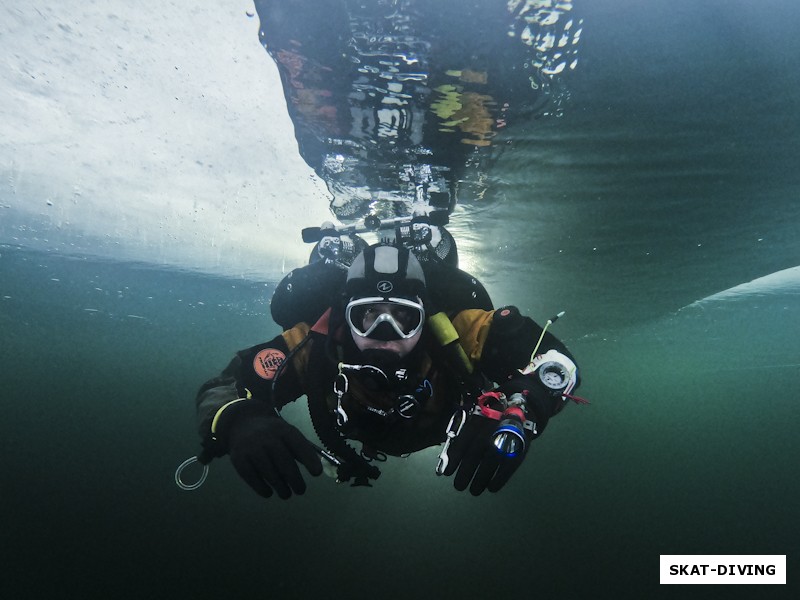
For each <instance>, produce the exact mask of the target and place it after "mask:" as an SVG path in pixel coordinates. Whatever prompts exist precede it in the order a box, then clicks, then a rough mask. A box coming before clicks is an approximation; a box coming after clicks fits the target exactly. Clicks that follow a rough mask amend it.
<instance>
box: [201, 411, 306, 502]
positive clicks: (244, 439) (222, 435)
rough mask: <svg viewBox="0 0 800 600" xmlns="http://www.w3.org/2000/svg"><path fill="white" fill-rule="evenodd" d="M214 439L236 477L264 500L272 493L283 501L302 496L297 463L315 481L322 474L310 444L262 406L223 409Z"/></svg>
mask: <svg viewBox="0 0 800 600" xmlns="http://www.w3.org/2000/svg"><path fill="white" fill-rule="evenodd" d="M216 436H217V438H218V440H219V442H220V444H221V445H222V448H224V449H227V452H228V454H229V455H230V457H231V463H233V466H234V468H235V469H236V472H237V473H239V476H240V477H241V478H242V479H244V480H245V482H247V484H248V485H249V486H250V487H251V488H253V489H254V490H255V491H256V493H258V494H259V495H261V496H263V497H264V498H269V497H270V496H272V494H273V490H274V491H275V493H277V494H278V496H279V497H280V498H283V499H284V500H285V499H287V498H289V497H291V495H292V492H294V493H295V494H297V495H301V494H303V493H305V491H306V483H305V481H304V480H303V476H302V475H301V473H300V469H299V468H298V466H297V463H298V462H299V463H301V464H303V465H304V466H305V468H306V469H307V470H308V472H309V473H310V474H311V475H313V476H315V477H316V476H318V475H320V474H321V473H322V463H321V461H320V458H319V456H318V455H317V453H316V450H315V449H314V446H313V445H312V444H311V442H309V441H308V440H307V439H306V438H305V437H304V436H303V434H302V433H300V430H298V429H297V428H296V427H294V426H293V425H290V424H289V423H287V422H286V421H285V420H283V419H282V418H281V417H280V416H279V415H278V414H277V412H276V411H275V409H274V408H272V407H271V406H270V405H269V404H267V403H265V402H261V401H257V400H240V401H238V402H234V403H232V404H231V405H229V406H227V407H226V408H225V409H224V410H223V411H221V413H220V414H219V421H218V422H217V424H216Z"/></svg>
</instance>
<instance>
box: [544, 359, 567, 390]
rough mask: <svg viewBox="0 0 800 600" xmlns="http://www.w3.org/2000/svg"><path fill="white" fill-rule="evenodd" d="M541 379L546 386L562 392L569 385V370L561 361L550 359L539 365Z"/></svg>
mask: <svg viewBox="0 0 800 600" xmlns="http://www.w3.org/2000/svg"><path fill="white" fill-rule="evenodd" d="M539 379H540V380H541V382H542V383H543V384H544V386H545V387H547V388H549V389H551V390H553V391H555V392H560V391H561V390H563V389H564V388H566V387H567V385H569V372H568V371H567V368H566V367H565V366H564V365H562V364H561V363H559V362H555V361H550V362H546V363H542V364H541V365H539Z"/></svg>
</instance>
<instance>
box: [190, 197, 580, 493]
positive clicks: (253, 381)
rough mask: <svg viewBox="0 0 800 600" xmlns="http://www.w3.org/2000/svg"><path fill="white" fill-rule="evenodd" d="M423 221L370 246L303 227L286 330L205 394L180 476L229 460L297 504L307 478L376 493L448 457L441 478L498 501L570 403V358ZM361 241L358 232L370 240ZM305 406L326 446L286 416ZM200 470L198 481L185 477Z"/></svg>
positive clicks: (329, 229) (349, 234)
mask: <svg viewBox="0 0 800 600" xmlns="http://www.w3.org/2000/svg"><path fill="white" fill-rule="evenodd" d="M442 224H443V222H442V221H441V220H438V221H437V218H436V215H435V213H432V214H431V215H430V216H424V217H414V218H404V219H394V220H389V221H385V222H383V223H381V222H380V221H378V220H377V219H376V220H375V222H372V223H370V222H369V220H368V221H367V225H366V227H365V229H363V230H371V231H376V230H378V229H388V228H393V229H395V235H394V236H393V237H387V238H382V239H381V241H380V242H378V243H374V244H367V243H366V242H365V241H364V240H363V239H362V238H361V237H359V236H358V235H357V233H358V231H357V229H356V228H355V227H350V228H339V229H337V228H336V227H334V226H333V225H331V224H330V223H326V224H323V226H322V227H321V228H310V229H307V230H304V232H303V237H304V240H305V241H307V242H308V241H315V242H317V244H316V246H315V248H314V250H313V251H312V255H311V262H310V263H309V264H308V265H306V266H304V267H301V268H298V269H295V270H294V271H292V272H291V273H289V274H288V275H287V276H286V277H285V278H284V280H283V281H282V282H281V283H280V284H279V285H278V287H277V288H276V291H275V294H274V296H273V299H272V302H271V312H272V316H273V319H274V320H275V322H276V323H278V324H279V325H281V327H282V328H283V332H282V333H281V334H280V335H278V336H276V337H275V338H274V339H272V340H270V341H267V342H265V343H261V344H258V345H255V346H253V347H251V348H247V349H244V350H241V351H239V352H238V353H237V354H236V355H235V356H234V357H233V359H232V360H231V362H230V364H228V366H227V367H226V368H225V369H224V370H223V371H222V373H221V374H220V375H219V376H217V377H215V378H214V379H211V380H210V381H208V382H206V383H205V384H203V386H202V387H201V388H200V391H199V392H198V394H197V398H196V407H197V420H198V431H199V434H200V438H201V441H202V442H201V443H202V451H201V452H200V453H199V455H198V456H197V457H194V458H192V459H189V460H187V461H186V462H185V463H184V464H183V465H181V467H179V468H178V471H177V472H176V474H175V481H176V483H177V484H178V485H179V486H180V487H181V488H183V489H196V488H197V487H199V485H200V484H202V482H203V480H204V479H205V476H206V474H207V472H208V467H207V465H208V463H210V462H211V460H213V459H214V458H217V457H221V456H224V455H226V454H227V455H228V456H229V457H230V460H231V463H232V464H233V466H234V468H235V469H236V471H237V473H238V474H239V476H240V477H241V478H242V479H244V481H245V482H246V483H247V484H248V485H249V486H250V487H251V488H252V489H253V490H254V491H255V492H256V493H258V494H259V495H261V496H263V497H265V498H268V497H270V496H272V495H273V494H276V495H277V496H279V497H280V498H283V499H286V498H289V497H291V496H292V495H293V494H298V495H299V494H303V493H304V492H305V491H306V482H305V480H304V478H303V474H302V472H301V469H300V465H302V466H303V467H304V468H305V470H306V471H307V472H308V473H309V474H310V475H312V476H317V475H320V474H321V473H322V472H323V463H325V466H326V467H328V468H326V469H325V470H326V471H328V472H332V471H335V475H336V478H337V482H350V483H351V485H352V486H370V485H371V483H370V482H371V481H374V480H376V479H378V477H379V476H380V474H381V471H380V469H379V468H378V466H377V465H376V463H379V462H382V461H385V460H387V456H399V457H402V456H407V455H409V454H411V453H414V452H417V451H420V450H423V449H425V448H429V447H433V446H441V451H440V453H439V455H438V460H437V464H436V465H435V466H434V465H432V469H431V471H432V472H433V473H435V474H436V475H443V476H454V477H453V484H454V487H455V489H456V490H459V491H464V490H467V489H469V491H470V493H471V494H473V495H479V494H481V493H483V492H484V491H485V490H488V491H490V492H497V491H499V490H500V489H501V488H503V486H504V485H505V484H506V483H507V482H508V480H509V479H510V478H511V476H512V475H513V474H514V473H515V471H516V470H517V469H518V467H519V466H520V465H521V464H522V462H523V461H524V459H525V458H526V456H527V455H528V453H529V452H530V449H531V442H532V441H533V440H535V439H536V438H538V437H539V436H540V435H541V434H542V433H543V432H544V430H545V428H546V427H547V425H548V422H549V420H550V418H551V417H553V416H554V415H556V414H558V413H559V412H560V411H561V410H562V409H563V408H564V406H565V405H566V404H567V403H568V402H569V401H574V402H576V403H585V402H586V401H585V400H583V399H581V398H579V397H577V396H575V395H574V391H575V389H576V388H577V387H578V385H579V376H578V368H577V365H576V362H575V360H574V358H573V357H572V355H571V354H570V352H569V351H568V350H567V348H566V347H565V345H564V344H563V343H561V342H560V341H559V340H558V339H557V338H556V337H554V336H553V335H552V334H551V333H550V332H548V328H549V326H550V325H551V324H552V323H553V322H554V321H555V320H556V319H557V318H558V317H560V316H561V314H563V313H560V314H559V315H557V316H555V317H553V318H551V319H550V320H548V321H547V323H546V324H545V325H544V327H542V326H539V325H538V324H537V323H535V322H534V321H533V320H532V319H530V318H529V317H526V316H523V315H521V314H520V312H519V311H518V310H517V309H516V308H515V307H513V306H505V307H502V308H498V309H495V308H494V307H493V306H492V303H491V300H490V298H489V295H488V294H487V293H486V291H485V289H484V288H483V286H482V285H481V284H480V282H478V281H477V280H476V279H475V278H474V277H472V276H471V275H469V274H468V273H465V272H464V271H461V270H459V269H458V268H457V266H456V264H455V263H456V260H457V257H456V248H455V243H454V241H453V239H452V236H450V234H449V233H448V232H447V231H446V230H445V229H444V227H442V226H441V225H442ZM363 230H362V231H363ZM303 396H305V397H306V398H307V403H308V410H309V414H310V418H311V424H312V425H313V428H314V431H315V433H316V434H317V436H318V438H319V441H320V443H321V445H318V444H316V443H314V442H312V441H310V440H308V439H307V438H306V437H305V436H304V435H303V434H302V433H301V432H300V430H299V429H298V428H296V427H295V426H293V425H292V424H290V423H289V422H288V421H287V420H285V419H284V418H283V417H282V416H281V414H280V411H281V408H282V407H284V406H285V405H286V404H288V403H289V402H293V401H295V400H297V399H299V398H301V397H303ZM193 462H199V463H200V464H202V465H203V475H202V478H201V479H200V480H199V481H198V482H197V483H194V484H187V483H185V482H184V481H183V479H182V475H181V474H182V471H183V470H184V469H185V468H186V467H187V466H188V465H190V464H192V463H193Z"/></svg>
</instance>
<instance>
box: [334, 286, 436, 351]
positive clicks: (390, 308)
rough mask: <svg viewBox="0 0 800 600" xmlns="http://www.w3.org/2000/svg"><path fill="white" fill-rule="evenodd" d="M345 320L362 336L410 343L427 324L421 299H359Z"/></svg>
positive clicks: (348, 306) (349, 306)
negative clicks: (409, 340) (408, 340)
mask: <svg viewBox="0 0 800 600" xmlns="http://www.w3.org/2000/svg"><path fill="white" fill-rule="evenodd" d="M345 319H347V324H348V325H349V326H350V329H351V330H352V331H353V332H354V333H355V334H356V335H357V336H359V337H364V338H371V339H375V340H382V341H389V340H393V339H403V340H407V339H409V338H412V337H414V336H415V335H417V333H419V331H420V330H421V329H422V326H423V325H424V324H425V309H424V308H423V306H422V303H421V302H419V299H417V300H409V299H407V298H381V297H370V298H358V299H354V300H351V301H350V302H348V303H347V308H346V309H345Z"/></svg>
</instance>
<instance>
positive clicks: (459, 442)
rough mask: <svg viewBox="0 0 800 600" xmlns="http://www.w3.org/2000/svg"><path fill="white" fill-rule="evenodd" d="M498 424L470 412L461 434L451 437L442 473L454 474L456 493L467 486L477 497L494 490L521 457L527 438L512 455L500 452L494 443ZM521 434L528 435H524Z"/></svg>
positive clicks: (497, 488)
mask: <svg viewBox="0 0 800 600" xmlns="http://www.w3.org/2000/svg"><path fill="white" fill-rule="evenodd" d="M498 425H499V424H498V421H497V420H495V419H490V418H488V417H484V416H482V415H470V416H469V417H468V418H467V421H466V423H464V427H463V428H462V430H461V433H459V434H458V436H457V437H455V438H454V439H453V442H452V444H451V446H450V448H449V450H448V464H447V467H445V470H444V473H443V474H444V475H452V474H453V473H455V474H456V476H455V478H454V479H453V486H454V487H455V488H456V489H457V490H458V491H459V492H463V491H464V490H466V489H467V487H469V491H470V493H471V494H472V495H473V496H478V495H480V494H482V493H483V492H484V491H485V490H489V491H490V492H497V491H499V490H500V489H501V488H502V487H503V486H504V485H505V484H506V483H507V482H508V480H509V479H510V478H511V476H512V475H513V474H514V472H515V471H516V470H517V469H518V468H519V466H520V465H521V464H522V461H523V460H524V459H525V455H526V454H527V452H528V446H529V444H528V443H527V442H528V441H529V439H526V440H525V442H526V443H525V444H524V447H523V448H522V449H521V451H518V452H517V453H516V454H515V455H513V456H510V455H508V454H503V453H501V452H500V451H499V450H498V448H497V447H496V446H495V444H494V440H495V439H496V436H497V435H498ZM523 435H525V436H526V438H528V436H527V434H523Z"/></svg>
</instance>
